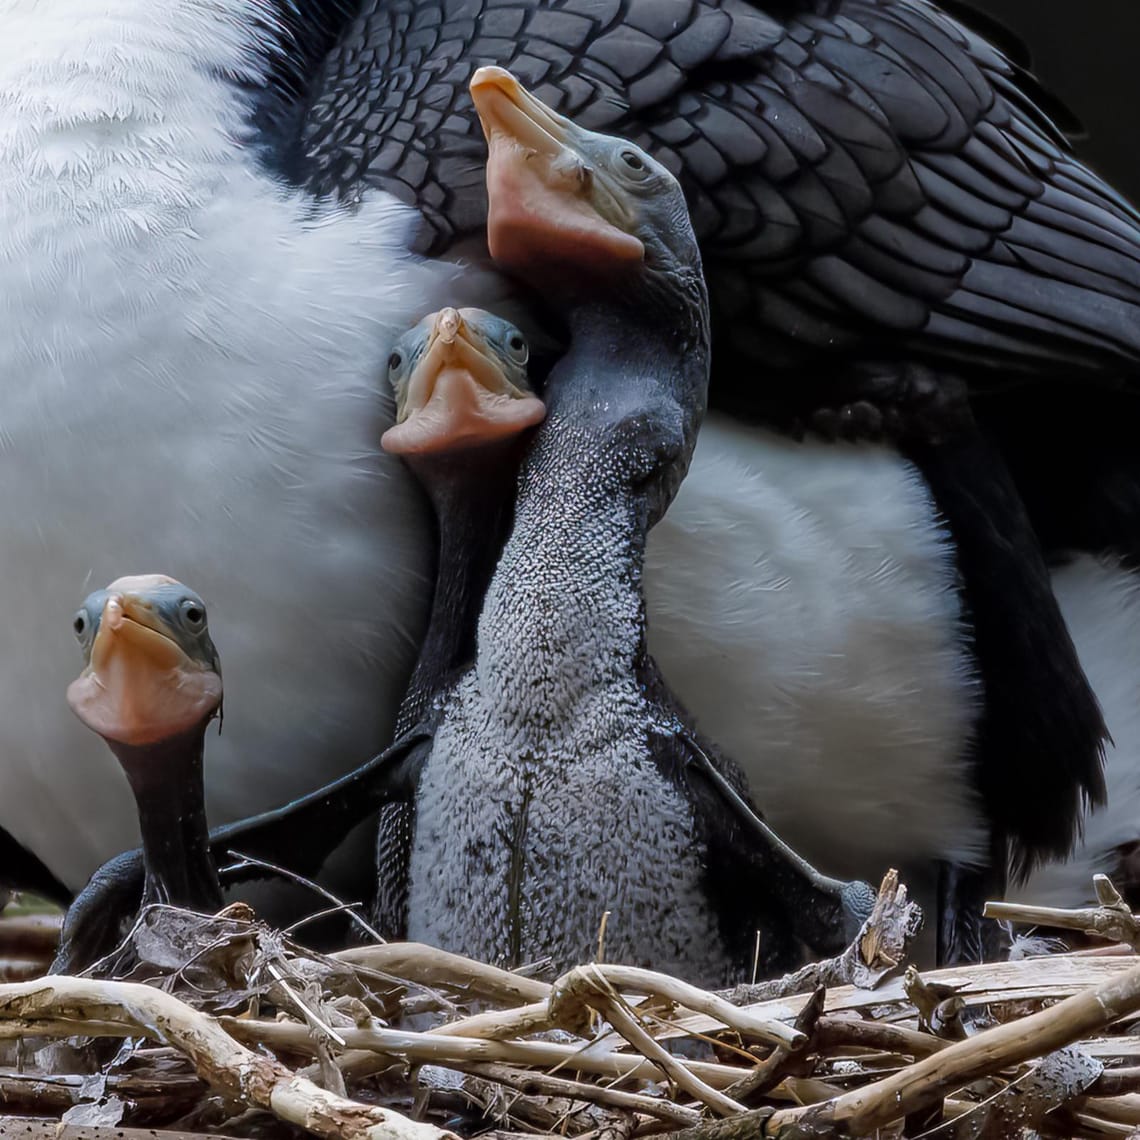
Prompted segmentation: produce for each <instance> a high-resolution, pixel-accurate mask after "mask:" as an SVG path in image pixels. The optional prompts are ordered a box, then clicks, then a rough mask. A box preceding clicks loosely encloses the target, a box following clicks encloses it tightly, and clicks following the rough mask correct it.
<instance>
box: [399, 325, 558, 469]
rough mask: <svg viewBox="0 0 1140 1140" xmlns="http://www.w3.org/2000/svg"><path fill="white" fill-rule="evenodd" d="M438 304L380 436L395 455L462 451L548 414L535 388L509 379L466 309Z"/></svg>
mask: <svg viewBox="0 0 1140 1140" xmlns="http://www.w3.org/2000/svg"><path fill="white" fill-rule="evenodd" d="M467 312H469V310H459V309H441V310H440V311H439V312H438V313H437V314H436V315H435V323H434V324H433V326H432V330H431V333H430V334H429V336H428V345H427V348H426V349H425V351H424V354H423V356H422V357H421V358H420V361H419V363H418V364H417V365H416V367H415V371H413V373H412V375H411V377H410V378H409V380H408V386H407V390H406V394H405V396H404V398H403V400H402V402H401V405H400V406H399V407H398V408H397V409H396V414H397V423H396V425H395V426H394V427H390V428H389V429H388V430H387V431H386V432H385V433H384V436H383V438H382V439H381V441H380V442H381V444H382V445H383V447H384V450H385V451H388V452H392V453H393V454H396V455H425V454H441V453H445V452H453V451H463V450H466V449H469V448H473V447H481V446H483V445H485V444H488V443H493V442H495V441H496V440H500V439H504V438H507V437H509V436H513V435H517V434H519V433H520V432H522V431H525V430H526V429H527V428H529V427H532V426H533V425H534V424H537V423H540V422H541V421H542V419H543V417H544V416H545V415H546V406H545V405H544V404H543V402H542V401H541V400H540V399H538V397H537V396H535V395H534V394H533V393H531V392H529V391H525V390H523V389H521V388H519V387H517V386H516V385H515V384H512V383H511V381H510V380H509V379H508V378H507V376H506V374H505V373H504V372H503V369H502V366H501V365H500V363H499V361H498V360H497V359H496V357H495V354H494V352H493V351H492V350H491V349H490V348H489V346H488V345H487V344H486V343H485V342H484V340H483V338H482V337H481V336H480V335H479V333H478V331H477V330H476V329H475V328H473V327H472V325H471V324H470V323H469V322H468V321H467V319H466V318H465V316H464V314H465V313H467Z"/></svg>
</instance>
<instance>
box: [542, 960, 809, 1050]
mask: <svg viewBox="0 0 1140 1140" xmlns="http://www.w3.org/2000/svg"><path fill="white" fill-rule="evenodd" d="M615 992H621V993H632V994H641V995H645V996H649V997H660V998H664V999H665V1000H666V1001H667V1002H669V1003H670V1004H672V1005H677V1006H681V1007H683V1008H684V1009H687V1010H691V1011H692V1012H693V1013H703V1014H705V1015H706V1016H708V1017H711V1018H714V1019H715V1020H717V1021H719V1022H720V1023H721V1024H722V1025H725V1026H727V1027H728V1028H729V1029H735V1030H736V1031H737V1032H738V1033H739V1034H741V1036H743V1037H755V1038H757V1039H758V1040H760V1041H766V1042H767V1043H768V1044H770V1045H782V1046H784V1047H785V1048H787V1049H791V1050H796V1049H802V1048H803V1047H804V1045H806V1044H807V1035H806V1034H804V1033H803V1032H801V1031H800V1030H798V1029H795V1028H793V1027H792V1026H790V1025H785V1024H784V1022H782V1021H778V1020H777V1019H775V1018H771V1017H763V1016H760V1015H758V1014H756V1013H753V1012H752V1011H751V1010H747V1009H741V1008H740V1007H738V1006H735V1005H733V1004H732V1003H731V1002H728V1001H726V1000H725V999H724V998H722V997H720V996H719V995H717V994H714V993H710V992H709V991H708V990H702V989H700V988H699V987H697V986H691V985H689V984H688V983H687V982H682V981H679V980H678V979H677V978H671V977H669V975H668V974H660V973H657V972H656V971H654V970H641V969H638V968H637V967H636V966H613V965H601V964H595V965H592V966H576V967H575V968H574V969H573V970H570V971H569V972H568V973H566V974H563V975H562V977H561V978H559V979H558V981H556V982H555V983H554V987H553V991H552V993H551V996H550V1010H551V1015H552V1017H553V1018H554V1019H555V1020H556V1023H557V1024H559V1025H562V1026H565V1027H568V1028H570V1027H574V1026H579V1025H581V1024H582V1021H583V1018H582V1006H583V1003H584V1004H586V1005H590V1006H593V1005H594V1003H595V1001H596V1000H598V999H601V1000H603V1001H607V1002H608V1001H609V1000H610V998H611V996H612V995H613V994H614V993H615Z"/></svg>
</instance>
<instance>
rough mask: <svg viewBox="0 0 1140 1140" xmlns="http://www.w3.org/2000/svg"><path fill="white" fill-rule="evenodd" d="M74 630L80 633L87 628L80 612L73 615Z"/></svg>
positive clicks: (85, 620)
mask: <svg viewBox="0 0 1140 1140" xmlns="http://www.w3.org/2000/svg"><path fill="white" fill-rule="evenodd" d="M74 625H75V632H76V633H82V632H83V631H84V630H85V629H86V628H87V619H86V618H85V617H84V616H83V615H82V614H76V615H75V622H74Z"/></svg>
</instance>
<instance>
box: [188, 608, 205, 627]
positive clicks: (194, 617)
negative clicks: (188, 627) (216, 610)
mask: <svg viewBox="0 0 1140 1140" xmlns="http://www.w3.org/2000/svg"><path fill="white" fill-rule="evenodd" d="M186 617H187V618H188V619H189V620H190V621H192V622H193V623H194V624H195V625H197V624H198V622H200V621H201V620H202V617H203V614H202V611H201V610H200V609H198V607H197V606H191V607H190V608H189V609H188V610H187V611H186Z"/></svg>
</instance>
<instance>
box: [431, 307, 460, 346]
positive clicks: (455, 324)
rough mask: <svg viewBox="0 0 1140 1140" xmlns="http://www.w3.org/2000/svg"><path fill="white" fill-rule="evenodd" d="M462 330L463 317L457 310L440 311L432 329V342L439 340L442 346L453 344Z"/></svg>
mask: <svg viewBox="0 0 1140 1140" xmlns="http://www.w3.org/2000/svg"><path fill="white" fill-rule="evenodd" d="M463 329H464V323H463V317H462V316H461V315H460V313H459V310H458V309H441V310H440V312H439V316H437V317H436V319H435V327H434V328H433V329H432V336H433V340H439V341H441V342H442V343H443V344H454V343H455V338H456V337H458V336H459V334H460V332H462V331H463Z"/></svg>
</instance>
